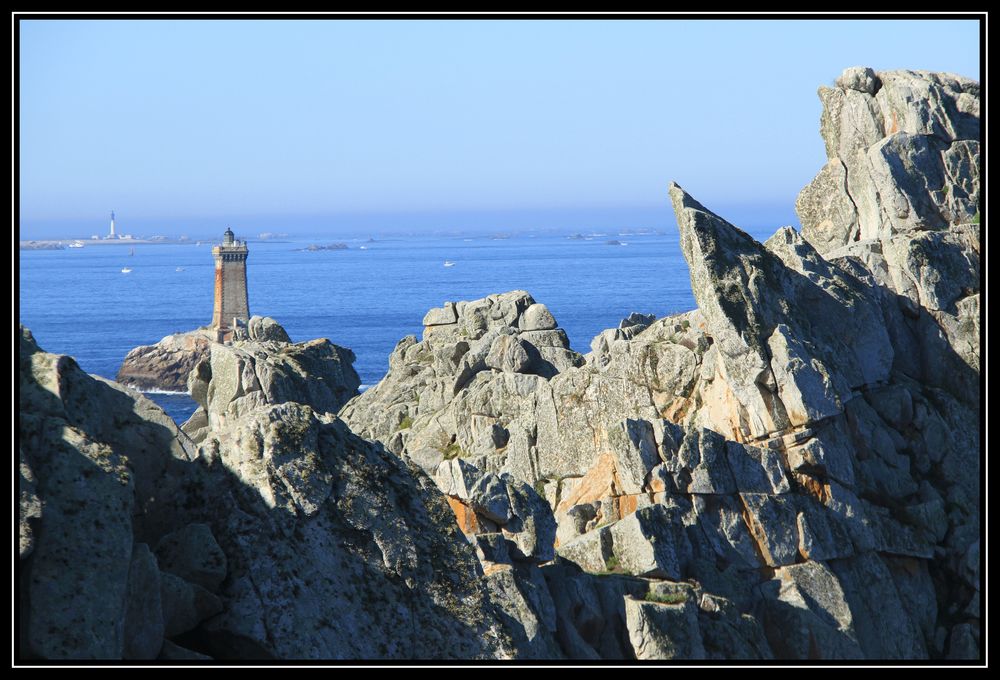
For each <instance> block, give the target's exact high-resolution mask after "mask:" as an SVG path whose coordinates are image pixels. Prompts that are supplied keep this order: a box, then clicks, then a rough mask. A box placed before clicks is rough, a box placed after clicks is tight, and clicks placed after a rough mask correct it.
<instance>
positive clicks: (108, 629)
mask: <svg viewBox="0 0 1000 680" xmlns="http://www.w3.org/2000/svg"><path fill="white" fill-rule="evenodd" d="M20 364H21V366H20V374H21V383H20V391H21V401H20V404H19V408H20V414H19V419H20V426H19V427H20V433H19V434H20V441H21V442H22V449H21V456H22V460H21V463H20V468H21V479H22V480H23V481H22V482H20V483H21V489H20V492H21V507H22V508H23V510H22V516H21V523H20V526H21V527H22V529H21V536H20V546H21V549H20V555H21V557H20V562H21V563H20V573H21V581H20V588H19V591H20V592H19V597H20V603H21V610H22V613H23V618H22V623H23V625H22V627H21V638H20V640H19V654H20V656H21V657H24V658H39V659H120V658H131V659H137V660H141V659H152V658H156V657H157V656H161V657H162V658H170V659H176V658H187V659H205V658H209V657H214V658H238V659H247V658H313V659H333V658H355V659H359V658H371V659H375V658H480V657H485V658H504V657H508V656H512V655H516V654H518V649H517V648H516V647H515V646H514V643H513V642H512V637H511V635H510V634H509V633H508V632H507V630H508V628H507V626H508V624H507V623H505V622H506V621H508V620H509V619H508V618H506V616H505V615H504V614H503V613H502V611H501V610H499V609H497V608H496V606H495V605H494V603H493V602H492V600H491V599H490V597H491V595H490V590H489V588H488V584H487V583H486V582H485V581H484V580H483V578H482V575H483V573H482V568H481V566H480V563H479V561H478V560H477V558H476V552H475V548H474V546H473V545H471V544H470V543H469V542H468V540H467V539H465V538H464V537H463V536H462V535H461V533H460V532H459V529H458V527H457V525H456V523H455V519H454V518H455V516H454V514H453V512H452V510H451V509H450V508H449V506H448V503H447V502H446V500H445V497H444V496H443V495H441V494H440V493H439V492H438V491H437V489H436V488H435V486H434V484H433V482H431V480H430V479H429V478H428V477H427V476H426V475H424V474H423V473H421V472H419V471H417V470H415V469H413V468H412V467H408V466H407V465H406V464H405V463H404V462H403V461H401V460H400V459H398V458H397V457H395V456H392V455H390V454H387V453H386V452H385V451H384V450H382V449H381V447H378V446H375V445H372V444H370V443H369V442H365V441H363V440H361V439H359V438H357V437H356V436H354V435H353V434H351V433H350V432H349V431H348V430H347V429H346V428H345V427H344V425H343V424H342V423H341V422H340V421H338V420H337V419H336V417H335V416H333V415H332V414H329V413H323V412H318V411H315V410H314V409H312V408H311V407H309V406H307V405H304V404H299V403H296V402H282V403H280V404H262V405H261V407H260V408H257V409H254V410H252V411H248V412H247V413H246V414H244V416H243V417H242V418H241V419H240V420H239V421H238V422H237V423H229V424H228V425H227V426H224V427H219V428H216V429H212V430H211V432H210V435H208V436H206V438H205V443H204V445H203V446H202V447H201V448H200V449H198V448H196V447H195V446H194V445H193V443H192V442H191V441H190V439H189V438H188V437H187V436H186V435H185V434H184V433H183V432H182V431H180V430H178V429H177V428H176V426H175V425H174V424H173V422H172V421H171V420H170V418H169V417H167V416H166V414H164V413H163V411H162V410H160V409H159V408H158V407H156V406H155V405H154V404H152V402H149V401H148V400H146V399H145V398H144V397H142V396H139V395H137V394H135V393H134V392H132V391H130V390H127V389H125V388H123V387H121V386H119V385H117V384H115V383H111V382H109V381H104V380H101V379H98V378H94V377H92V376H88V375H86V374H84V373H83V372H82V371H81V370H80V369H79V368H78V367H77V366H76V364H75V362H74V361H73V360H72V359H70V358H69V357H62V356H58V355H52V354H48V353H45V352H43V351H42V350H40V349H39V348H38V346H37V344H35V342H34V339H33V338H32V337H31V335H30V333H28V332H27V331H23V332H22V338H21V347H20ZM150 546H153V548H151V547H150ZM401 630H402V631H405V633H401V632H400V631H401Z"/></svg>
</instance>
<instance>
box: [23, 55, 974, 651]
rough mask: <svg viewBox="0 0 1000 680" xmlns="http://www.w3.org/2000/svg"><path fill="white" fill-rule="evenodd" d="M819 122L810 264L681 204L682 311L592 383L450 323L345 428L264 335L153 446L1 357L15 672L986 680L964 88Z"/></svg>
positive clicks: (539, 336)
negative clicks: (558, 672)
mask: <svg viewBox="0 0 1000 680" xmlns="http://www.w3.org/2000/svg"><path fill="white" fill-rule="evenodd" d="M820 96H821V99H822V100H823V103H824V111H823V116H822V122H821V131H822V134H823V137H824V140H825V141H826V144H827V152H828V157H829V159H830V160H829V162H828V164H827V166H826V167H825V168H824V169H823V170H821V171H820V174H819V175H818V176H817V178H816V179H815V180H814V181H813V182H812V183H811V184H810V185H809V186H808V187H806V189H804V190H803V192H802V194H801V195H800V197H799V201H798V210H799V213H800V217H801V221H802V224H803V229H802V232H801V233H799V232H796V231H795V230H794V229H792V228H789V227H784V228H781V229H778V230H777V231H776V233H775V234H774V235H773V236H772V237H771V238H769V239H767V240H766V241H765V242H764V243H759V242H757V241H755V240H754V239H753V238H751V237H750V236H749V235H747V234H746V233H744V232H743V231H741V230H740V229H738V228H737V227H736V226H734V225H732V224H730V223H729V222H727V221H726V220H725V219H723V218H722V217H720V216H718V215H716V214H715V213H713V212H712V211H711V210H709V209H708V208H706V207H705V206H703V205H701V204H700V203H699V202H698V201H697V200H695V199H694V198H693V197H692V196H690V195H689V194H687V193H686V192H685V191H684V190H683V189H682V188H681V187H680V186H678V185H676V184H672V185H671V186H670V189H669V195H670V200H671V202H672V205H673V209H674V213H675V215H676V219H677V223H678V227H679V230H680V239H681V249H682V252H683V254H684V257H685V259H686V260H687V262H688V266H689V270H690V275H691V284H692V290H693V293H694V296H695V300H696V301H697V304H698V308H697V309H695V310H692V311H689V312H686V313H684V314H677V315H673V316H670V317H667V318H662V319H656V318H655V317H654V316H652V315H647V314H640V313H634V314H632V315H630V316H629V317H628V318H627V319H624V320H622V322H621V323H620V324H619V325H618V327H617V328H612V329H608V330H605V331H603V332H602V333H600V334H599V335H598V336H597V337H596V338H594V339H593V341H592V342H591V346H590V349H591V351H590V352H588V353H587V354H580V353H577V352H575V351H573V350H571V349H570V343H569V339H568V338H567V336H566V333H565V332H564V331H563V330H562V329H560V328H559V326H558V323H557V321H556V319H555V318H554V315H553V314H552V313H551V311H550V310H549V309H548V308H547V307H546V306H545V305H544V304H542V303H541V302H538V301H536V300H535V299H534V298H533V297H532V296H531V295H530V294H529V293H528V292H526V291H511V292H507V293H501V294H495V295H489V296H487V297H485V298H481V299H478V300H472V301H463V302H447V303H445V304H444V305H443V306H442V307H439V308H435V309H432V310H430V311H429V312H428V313H427V315H426V316H425V317H424V319H423V326H424V328H423V333H422V337H420V339H418V338H417V337H416V336H408V337H406V338H403V339H402V340H400V341H399V343H398V344H397V346H396V348H395V350H394V351H393V352H392V354H391V356H390V358H389V372H388V374H387V375H386V377H385V378H384V379H383V380H382V381H381V382H380V383H379V384H377V385H375V386H373V387H372V388H370V389H369V390H367V391H366V392H364V393H361V394H358V392H357V388H358V383H359V381H358V378H357V374H356V373H354V371H353V367H352V366H351V364H352V362H353V359H354V356H353V353H351V352H350V350H347V349H344V348H339V347H337V346H335V345H332V344H331V343H329V341H326V340H314V341H311V342H305V343H297V344H296V343H291V342H290V339H289V338H288V337H287V334H285V332H284V330H283V329H281V327H280V326H279V325H278V324H277V322H275V321H274V320H271V319H260V318H256V320H254V319H252V320H251V323H250V324H248V327H247V329H246V331H245V332H242V331H241V332H240V333H239V334H238V335H237V337H236V338H235V340H234V341H233V342H232V343H231V344H228V345H222V344H218V343H210V344H209V345H208V346H207V350H205V351H202V352H201V354H200V355H199V356H198V357H197V358H196V359H195V360H194V362H193V363H192V364H191V368H190V369H187V376H186V377H185V378H184V385H185V387H186V388H188V389H189V390H190V393H191V394H192V396H193V397H194V399H195V400H196V401H197V402H198V404H199V409H198V411H196V413H195V414H194V415H193V416H192V418H191V419H190V420H189V421H188V422H187V423H185V424H184V425H183V426H182V427H181V428H178V427H177V426H176V425H175V424H174V423H173V422H172V421H171V420H170V418H169V417H167V416H166V415H165V414H164V413H163V411H162V410H160V409H159V408H158V407H157V406H156V405H154V404H153V403H152V402H150V401H148V400H146V399H145V398H143V397H142V396H141V395H137V394H136V393H135V392H133V391H130V390H126V389H124V388H123V387H122V386H120V385H118V384H117V383H113V382H110V381H106V380H103V379H100V378H96V377H93V376H88V375H86V374H84V373H83V372H82V371H81V370H80V369H79V367H78V366H77V365H76V363H75V362H74V361H73V359H71V358H70V357H65V356H59V355H53V354H48V353H46V352H44V351H43V350H42V349H40V348H39V347H38V344H37V343H36V342H35V340H34V338H33V337H32V336H31V334H30V332H28V331H27V330H26V329H22V333H21V338H20V352H19V362H20V397H21V398H20V401H19V435H20V436H19V442H20V448H19V482H18V490H19V507H20V512H19V539H20V540H19V555H20V560H19V582H18V587H19V594H18V596H19V604H20V607H19V610H20V613H21V620H20V624H21V625H20V627H19V631H20V637H19V639H18V641H17V644H18V653H19V655H20V657H21V658H25V659H39V660H47V659H95V658H96V659H129V660H135V661H141V660H148V659H157V658H158V659H168V660H187V661H190V662H194V663H197V662H199V661H207V660H208V659H238V660H244V659H319V660H322V659H365V660H375V659H571V660H575V661H578V662H587V661H596V660H601V659H605V660H606V659H613V660H626V661H627V660H636V659H641V660H670V659H687V660H730V661H736V660H772V659H788V660H796V661H803V662H805V661H817V660H856V661H863V660H894V661H903V660H919V659H946V660H958V661H976V660H980V659H982V658H983V657H984V654H983V650H984V645H985V640H984V639H983V638H982V637H981V636H982V626H981V612H980V604H981V585H982V574H981V572H980V564H981V559H980V554H981V543H980V537H981V535H982V525H981V520H980V514H979V509H980V505H981V488H980V462H981V451H982V448H981V444H982V442H981V441H980V425H981V418H982V414H981V406H980V398H981V392H980V347H981V345H980V325H979V319H980V279H981V273H980V255H979V248H980V228H981V227H980V225H979V223H978V222H979V218H978V201H979V192H980V185H979V143H978V137H979V117H978V112H979V86H978V83H975V82H972V81H969V80H966V79H962V78H958V77H956V76H950V75H943V74H932V73H925V72H912V71H892V72H878V73H876V72H874V71H872V70H870V69H863V68H856V69H848V70H847V71H845V72H844V74H843V75H842V76H841V78H840V79H838V82H837V86H836V87H835V88H821V90H820ZM172 337H173V336H172ZM167 340H169V339H165V340H164V341H163V343H162V345H163V346H162V347H161V348H160V350H159V351H160V352H161V353H162V354H163V355H164V358H163V359H162V362H164V363H165V364H169V365H170V366H174V365H175V364H177V366H179V365H180V364H179V362H178V361H174V360H173V359H170V358H169V355H170V353H171V351H172V350H171V349H170V348H171V347H175V346H176V344H177V342H178V341H173V340H172V341H171V342H167ZM192 342H193V341H192ZM150 354H155V353H151V352H148V351H147V352H145V353H139V354H138V355H137V356H146V355H150ZM130 356H131V355H130ZM149 361H150V362H152V363H151V365H153V366H155V365H156V364H155V362H153V360H152V359H150V360H149ZM171 362H173V363H171ZM134 363H137V364H138V360H136V361H135V362H134ZM157 370H159V371H160V372H161V373H163V374H169V375H172V376H179V375H180V374H181V373H182V372H183V371H184V370H185V369H183V368H182V367H176V368H170V369H169V370H165V369H157ZM136 372H137V373H139V372H140V371H136ZM147 372H148V373H150V374H153V373H156V371H154V370H153V369H149V370H148V371H147Z"/></svg>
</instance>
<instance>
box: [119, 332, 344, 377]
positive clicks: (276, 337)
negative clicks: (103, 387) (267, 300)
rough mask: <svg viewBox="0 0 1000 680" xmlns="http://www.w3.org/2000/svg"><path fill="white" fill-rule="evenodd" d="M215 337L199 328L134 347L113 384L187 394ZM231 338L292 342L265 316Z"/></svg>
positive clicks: (342, 349)
mask: <svg viewBox="0 0 1000 680" xmlns="http://www.w3.org/2000/svg"><path fill="white" fill-rule="evenodd" d="M215 335H216V334H215V332H214V331H213V330H212V329H210V328H208V327H203V328H198V329H195V330H193V331H188V332H186V333H175V334H173V335H168V336H167V337H165V338H163V339H162V340H160V341H159V342H158V343H156V344H155V345H142V346H141V347H136V348H135V349H133V350H131V351H130V352H129V353H128V354H127V355H126V356H125V359H124V361H122V365H121V367H120V368H119V369H118V375H117V376H116V377H115V380H116V381H117V382H120V383H122V384H124V385H128V386H129V387H133V388H135V389H137V390H166V391H170V392H187V391H188V378H189V377H190V375H191V372H192V371H194V369H195V367H196V366H197V365H198V364H199V363H200V362H202V361H205V360H208V359H209V357H210V354H211V351H212V346H213V345H218V344H220V343H218V342H216V338H215ZM234 335H235V339H236V340H238V341H243V342H247V341H249V342H254V343H279V344H291V342H292V341H291V339H290V338H289V337H288V333H286V332H285V329H284V328H282V327H281V325H280V324H279V323H278V322H277V321H275V320H274V319H272V318H271V317H269V316H267V317H261V316H252V317H250V320H249V321H248V322H247V324H246V326H245V327H240V328H237V329H236V331H235V333H234ZM314 342H315V341H314ZM334 347H336V345H334ZM337 351H338V352H339V353H340V354H341V355H342V357H343V358H344V360H345V361H354V355H353V354H352V353H351V352H350V350H347V349H344V348H342V347H339V348H337ZM348 357H349V359H348ZM355 388H356V387H355ZM355 388H351V389H355Z"/></svg>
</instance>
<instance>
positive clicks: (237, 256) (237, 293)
mask: <svg viewBox="0 0 1000 680" xmlns="http://www.w3.org/2000/svg"><path fill="white" fill-rule="evenodd" d="M212 257H213V258H215V309H214V311H213V312H212V329H213V330H214V331H215V332H216V340H217V341H218V342H226V341H228V340H231V339H232V337H233V330H234V329H235V328H236V326H237V325H238V324H240V323H243V324H245V323H246V322H247V321H248V320H249V319H250V303H249V302H248V299H247V244H246V241H237V240H235V238H234V237H233V231H232V230H231V229H228V228H227V229H226V233H225V234H224V235H223V237H222V244H221V245H217V246H215V247H214V248H212Z"/></svg>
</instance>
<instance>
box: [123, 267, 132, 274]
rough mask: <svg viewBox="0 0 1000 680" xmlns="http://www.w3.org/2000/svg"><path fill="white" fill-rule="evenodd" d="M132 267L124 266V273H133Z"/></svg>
mask: <svg viewBox="0 0 1000 680" xmlns="http://www.w3.org/2000/svg"><path fill="white" fill-rule="evenodd" d="M131 273H132V269H131V268H130V267H122V274H131Z"/></svg>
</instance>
